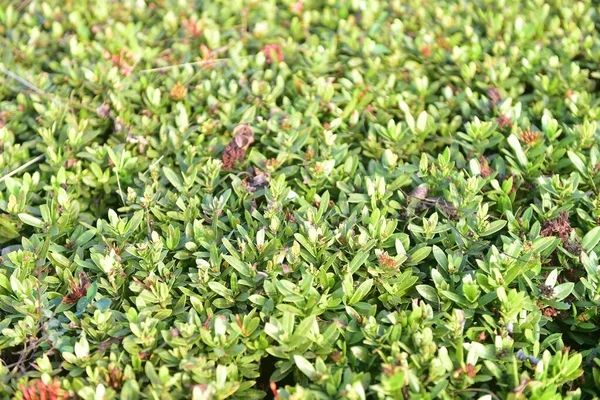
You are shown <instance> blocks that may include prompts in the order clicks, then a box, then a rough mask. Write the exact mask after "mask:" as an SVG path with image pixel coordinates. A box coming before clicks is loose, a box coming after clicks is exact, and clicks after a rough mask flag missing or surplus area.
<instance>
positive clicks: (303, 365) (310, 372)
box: [294, 355, 317, 380]
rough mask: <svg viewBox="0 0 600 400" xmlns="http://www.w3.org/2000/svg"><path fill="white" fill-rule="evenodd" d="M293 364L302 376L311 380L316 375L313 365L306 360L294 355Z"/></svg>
mask: <svg viewBox="0 0 600 400" xmlns="http://www.w3.org/2000/svg"><path fill="white" fill-rule="evenodd" d="M294 362H295V363H296V366H297V367H298V369H299V370H300V371H302V373H303V374H304V375H306V376H308V378H309V379H311V380H312V379H313V378H314V377H315V375H316V374H317V371H315V368H314V367H313V365H312V364H311V363H310V362H309V361H308V360H307V359H306V358H304V357H302V356H299V355H295V356H294Z"/></svg>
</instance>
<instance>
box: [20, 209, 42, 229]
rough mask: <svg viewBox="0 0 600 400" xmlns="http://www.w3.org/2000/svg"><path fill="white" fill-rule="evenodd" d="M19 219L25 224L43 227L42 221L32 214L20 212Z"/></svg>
mask: <svg viewBox="0 0 600 400" xmlns="http://www.w3.org/2000/svg"><path fill="white" fill-rule="evenodd" d="M19 219H20V220H21V221H23V222H24V223H26V224H27V225H31V226H34V227H36V228H43V227H44V221H42V220H41V219H39V218H36V217H34V216H33V215H29V214H25V213H21V214H19Z"/></svg>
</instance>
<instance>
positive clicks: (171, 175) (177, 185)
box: [163, 167, 183, 192]
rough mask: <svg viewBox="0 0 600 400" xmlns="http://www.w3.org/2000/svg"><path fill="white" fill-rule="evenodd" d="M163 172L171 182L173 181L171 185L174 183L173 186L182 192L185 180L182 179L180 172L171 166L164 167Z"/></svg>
mask: <svg viewBox="0 0 600 400" xmlns="http://www.w3.org/2000/svg"><path fill="white" fill-rule="evenodd" d="M163 172H164V174H165V176H166V177H167V179H168V180H169V182H171V185H173V187H175V189H177V191H178V192H182V191H183V182H182V181H181V177H180V176H179V174H177V173H175V171H173V170H172V169H171V168H169V167H163Z"/></svg>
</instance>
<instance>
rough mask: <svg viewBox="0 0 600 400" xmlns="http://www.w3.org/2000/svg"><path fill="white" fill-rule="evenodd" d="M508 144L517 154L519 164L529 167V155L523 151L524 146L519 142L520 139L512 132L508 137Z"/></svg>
mask: <svg viewBox="0 0 600 400" xmlns="http://www.w3.org/2000/svg"><path fill="white" fill-rule="evenodd" d="M508 144H509V145H510V147H512V149H513V150H514V151H515V155H516V156H517V160H518V161H519V164H521V166H522V167H527V164H528V163H529V162H528V161H527V156H526V155H525V153H524V152H523V148H522V147H521V142H519V139H518V138H517V137H516V136H515V135H514V134H512V135H510V136H509V137H508Z"/></svg>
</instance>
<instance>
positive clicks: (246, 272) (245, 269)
mask: <svg viewBox="0 0 600 400" xmlns="http://www.w3.org/2000/svg"><path fill="white" fill-rule="evenodd" d="M223 258H224V259H225V261H227V263H228V264H229V265H231V267H232V268H233V269H235V270H236V271H237V272H239V273H240V274H241V275H242V276H243V277H246V278H249V277H250V276H251V275H250V267H249V266H248V264H246V263H245V262H243V261H241V260H239V259H237V258H235V257H233V256H230V255H227V254H223Z"/></svg>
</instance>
